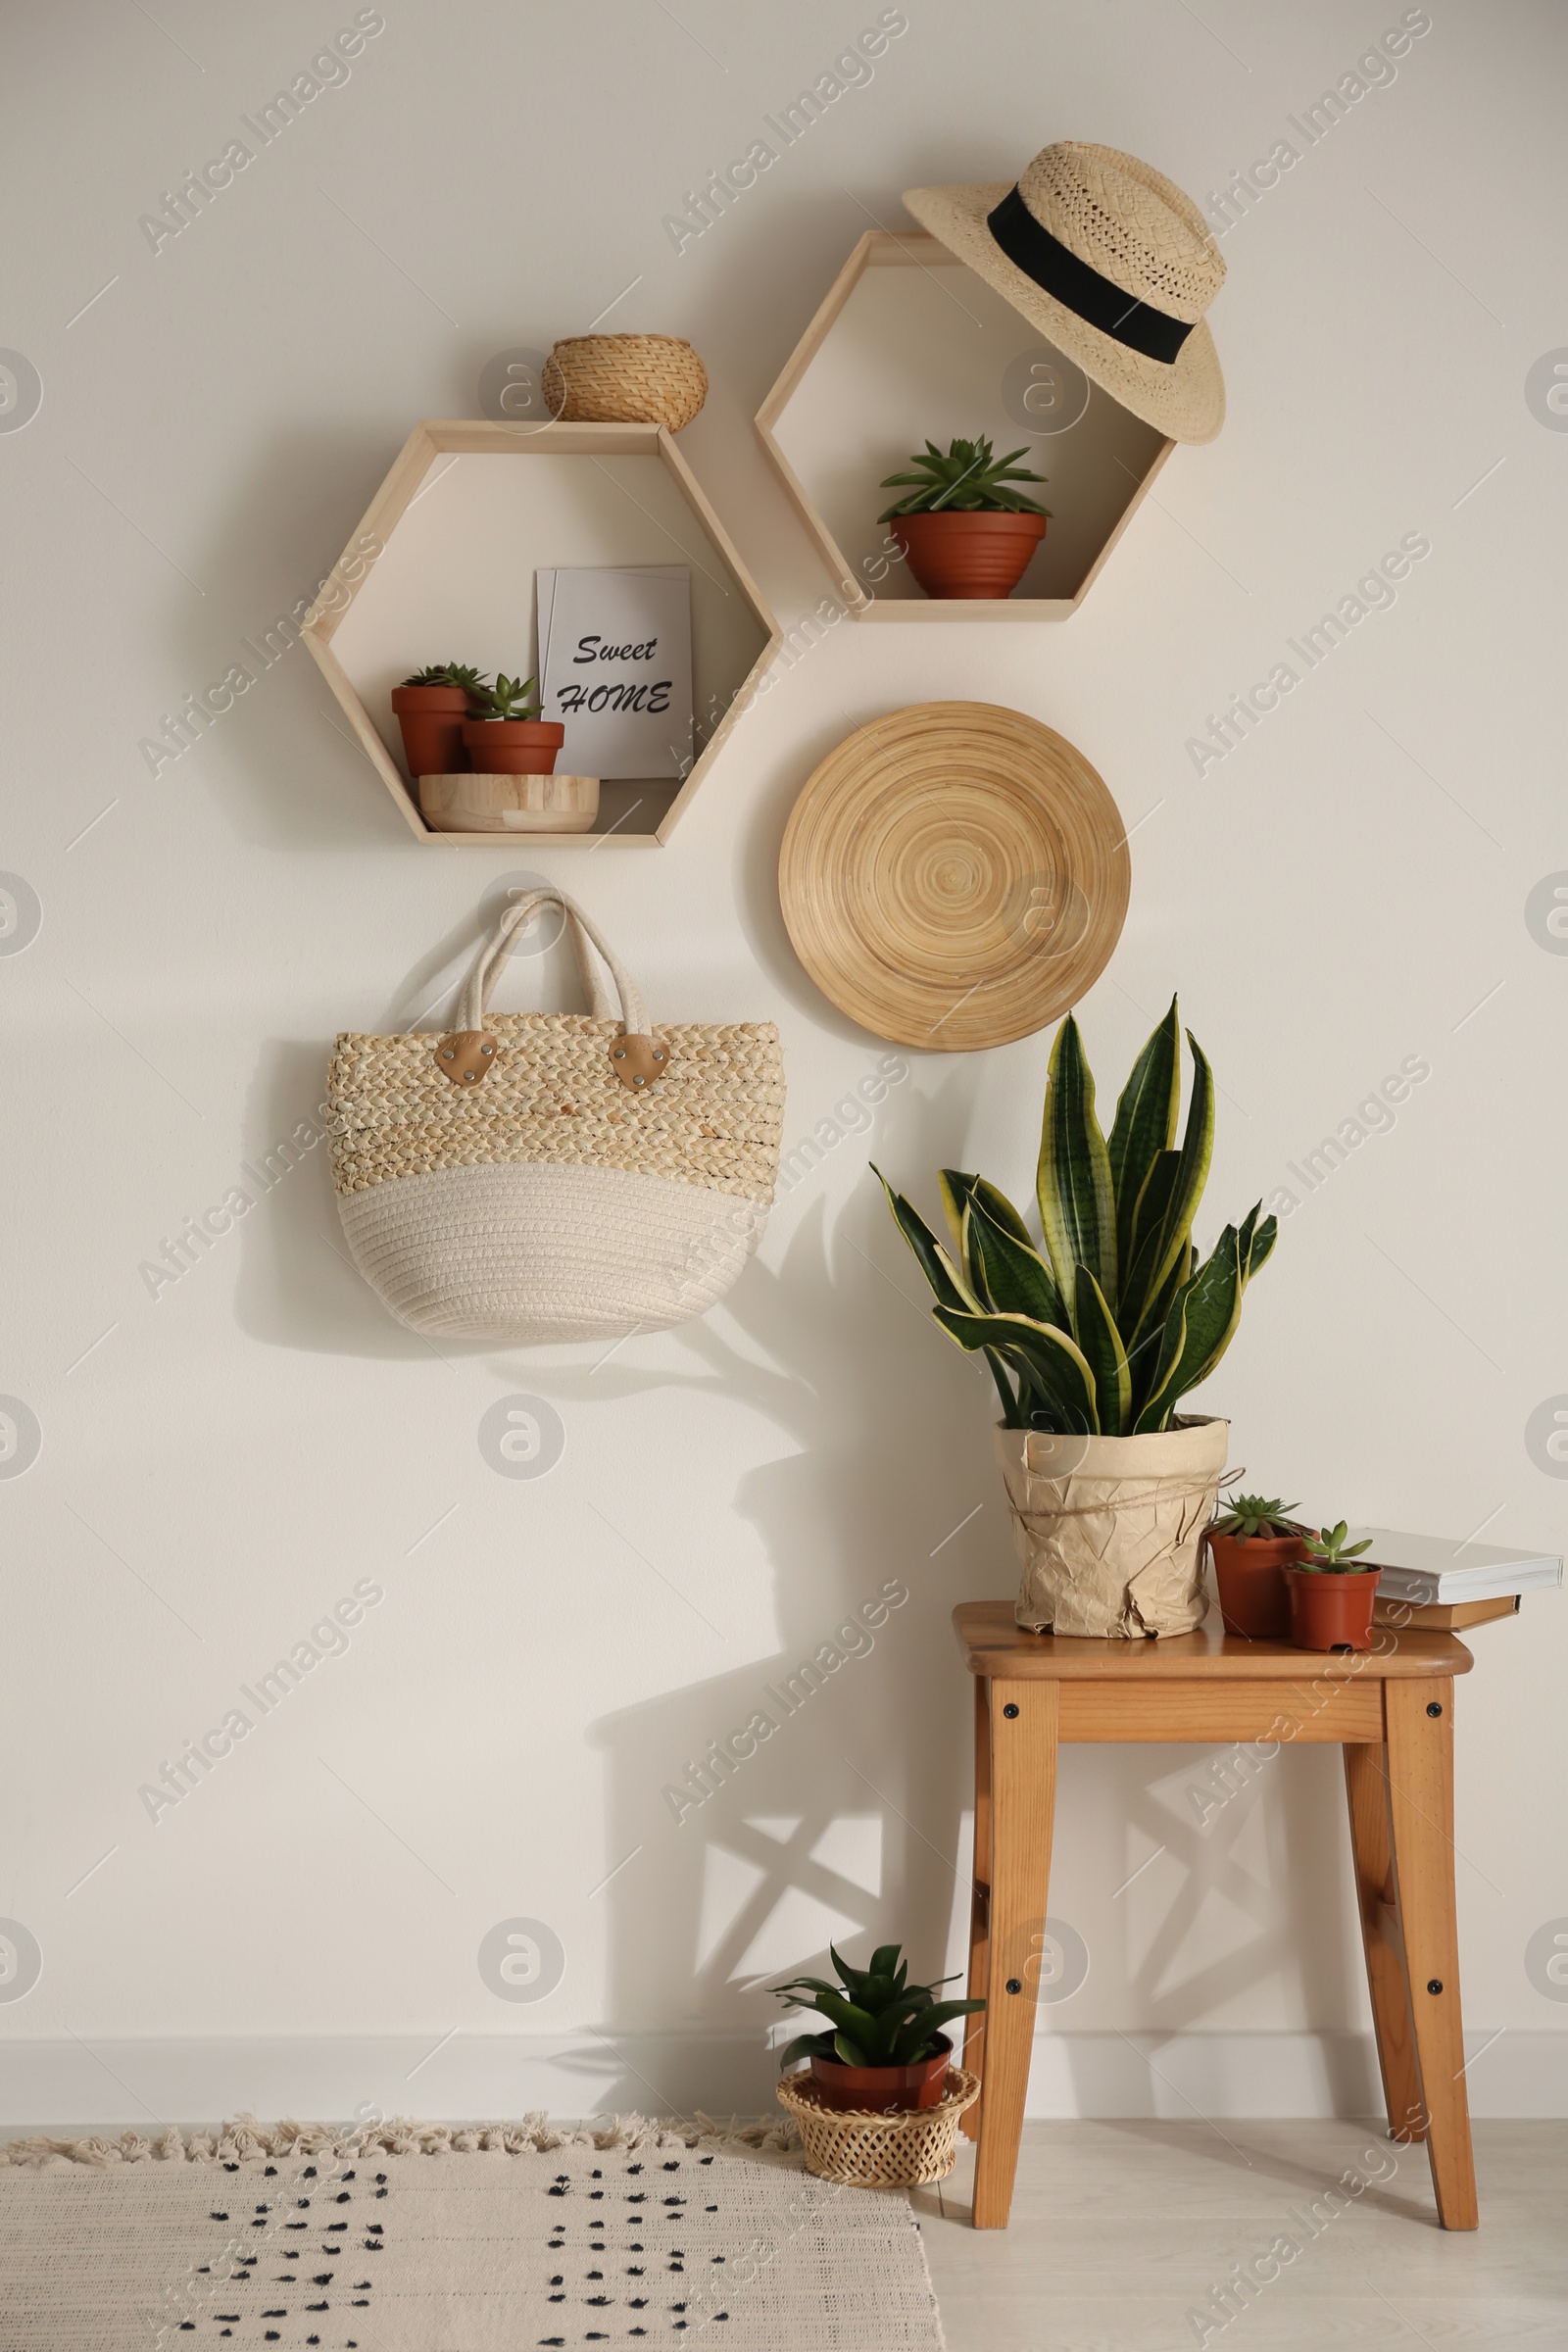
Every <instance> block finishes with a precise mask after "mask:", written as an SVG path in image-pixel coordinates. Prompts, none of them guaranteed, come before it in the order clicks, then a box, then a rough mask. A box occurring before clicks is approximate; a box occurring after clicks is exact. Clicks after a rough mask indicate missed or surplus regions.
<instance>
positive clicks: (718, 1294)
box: [338, 1160, 767, 1341]
mask: <svg viewBox="0 0 1568 2352" xmlns="http://www.w3.org/2000/svg"><path fill="white" fill-rule="evenodd" d="M338 1207H339V1209H340V1210H341V1212H342V1217H343V1230H344V1232H345V1233H346V1234H347V1236H348V1243H349V1248H350V1250H352V1251H353V1252H354V1262H355V1264H356V1265H357V1266H358V1267H359V1269H360V1272H361V1273H362V1274H363V1275H364V1276H365V1278H366V1280H367V1282H368V1283H370V1284H372V1285H373V1287H374V1288H375V1289H376V1290H377V1291H379V1292H380V1294H381V1297H382V1298H383V1299H385V1301H386V1303H387V1305H388V1306H389V1307H390V1308H391V1309H392V1312H393V1313H394V1314H395V1315H396V1316H397V1318H398V1320H399V1322H400V1323H407V1324H408V1325H409V1326H410V1328H411V1329H412V1330H414V1331H424V1332H430V1333H432V1334H435V1335H441V1334H445V1335H446V1336H447V1337H449V1338H453V1339H461V1338H467V1339H485V1340H534V1341H544V1340H593V1339H613V1338H614V1337H615V1336H616V1335H617V1334H618V1333H621V1332H627V1331H633V1330H637V1329H639V1328H640V1329H642V1330H643V1331H662V1330H664V1329H666V1328H667V1327H668V1326H669V1325H670V1324H672V1323H683V1322H684V1321H685V1320H686V1318H687V1317H688V1316H689V1315H700V1314H703V1313H706V1311H707V1309H708V1308H709V1307H711V1305H712V1304H713V1302H714V1300H715V1299H721V1298H722V1297H723V1295H724V1293H725V1292H726V1291H727V1290H728V1289H729V1287H730V1284H731V1283H732V1282H733V1281H734V1280H735V1277H736V1275H737V1274H738V1273H739V1272H740V1270H741V1268H742V1266H743V1265H744V1264H745V1263H746V1260H747V1258H748V1257H750V1255H751V1253H752V1251H753V1250H754V1249H755V1248H756V1247H757V1242H758V1237H759V1236H760V1233H761V1230H762V1226H763V1223H764V1221H765V1218H766V1215H767V1210H766V1207H765V1205H764V1204H763V1203H762V1202H761V1201H748V1200H745V1199H742V1198H740V1197H738V1196H737V1195H735V1194H733V1193H715V1192H710V1191H709V1189H708V1188H707V1186H706V1185H700V1184H680V1183H676V1182H675V1181H673V1180H672V1179H671V1178H669V1177H666V1176H637V1175H632V1174H629V1173H628V1172H627V1171H626V1170H625V1169H622V1168H583V1167H561V1166H555V1165H552V1164H549V1163H547V1162H542V1161H535V1160H523V1161H507V1162H504V1163H503V1164H501V1165H499V1166H490V1165H486V1166H482V1167H468V1168H441V1169H437V1170H435V1171H434V1172H433V1173H431V1174H429V1175H425V1176H398V1177H394V1178H393V1179H392V1180H391V1182H389V1183H387V1184H377V1185H372V1186H370V1187H369V1189H368V1191H365V1192H359V1193H348V1194H345V1195H344V1196H343V1197H342V1198H341V1199H340V1200H339V1201H338Z"/></svg>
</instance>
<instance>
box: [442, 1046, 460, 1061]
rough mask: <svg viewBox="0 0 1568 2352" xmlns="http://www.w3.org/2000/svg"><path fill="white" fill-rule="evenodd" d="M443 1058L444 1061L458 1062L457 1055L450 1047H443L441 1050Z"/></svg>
mask: <svg viewBox="0 0 1568 2352" xmlns="http://www.w3.org/2000/svg"><path fill="white" fill-rule="evenodd" d="M441 1058H442V1060H443V1061H456V1059H457V1055H456V1054H455V1053H454V1052H453V1050H452V1048H451V1047H450V1046H443V1047H442V1049H441Z"/></svg>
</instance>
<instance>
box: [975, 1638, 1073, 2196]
mask: <svg viewBox="0 0 1568 2352" xmlns="http://www.w3.org/2000/svg"><path fill="white" fill-rule="evenodd" d="M989 1713H990V1724H991V1743H990V1744H991V1856H992V1868H991V1934H990V1945H989V1951H988V1955H987V1982H986V2001H987V2004H988V2006H987V2010H986V2038H985V2097H984V2100H983V2102H982V2110H981V2117H980V2152H979V2155H978V2157H977V2159H976V2162H975V2175H974V2226H975V2228H976V2229H1005V2228H1006V2226H1007V2216H1008V2213H1009V2212H1010V2210H1011V2207H1012V2182H1013V2176H1014V2174H1015V2173H1016V2171H1017V2169H1018V2141H1019V2138H1020V2137H1021V2135H1022V2132H1023V2103H1024V2093H1025V2091H1026V2090H1027V2089H1028V2087H1029V2059H1030V2056H1031V2053H1032V2050H1033V2046H1034V2026H1035V1999H1036V1995H1037V1993H1038V1991H1039V1985H1040V1964H1041V1959H1042V1956H1043V1952H1044V1945H1045V1926H1046V1895H1047V1890H1048V1887H1049V1886H1050V1880H1051V1831H1052V1821H1053V1817H1054V1811H1055V1800H1056V1727H1057V1723H1058V1721H1059V1715H1060V1709H1059V1705H1058V1698H1057V1687H1056V1685H1055V1684H1054V1683H1048V1682H1028V1683H1014V1682H1002V1681H1000V1680H997V1681H993V1682H992V1684H991V1689H990V1708H989Z"/></svg>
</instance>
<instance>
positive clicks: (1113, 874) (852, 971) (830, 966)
mask: <svg viewBox="0 0 1568 2352" xmlns="http://www.w3.org/2000/svg"><path fill="white" fill-rule="evenodd" d="M1131 879H1132V863H1131V859H1130V858H1129V857H1128V854H1127V829H1126V827H1125V825H1124V824H1123V823H1122V820H1121V814H1120V811H1119V810H1118V809H1117V807H1116V804H1115V802H1114V801H1113V800H1112V799H1111V797H1110V794H1109V792H1108V791H1107V790H1106V788H1105V786H1104V784H1103V781H1102V780H1101V778H1100V777H1099V776H1098V775H1097V774H1096V772H1095V770H1094V769H1093V768H1092V767H1091V766H1090V764H1089V762H1088V760H1085V759H1084V758H1083V756H1082V754H1081V753H1079V752H1076V751H1074V749H1073V747H1072V745H1071V744H1070V743H1068V742H1067V741H1066V740H1065V738H1064V737H1063V736H1060V735H1057V734H1056V733H1054V730H1053V729H1052V728H1050V727H1047V726H1042V725H1041V723H1040V721H1039V720H1038V719H1035V718H1026V717H1025V716H1024V714H1023V712H1022V711H1008V710H1005V709H1004V708H1003V707H1002V706H1001V705H1000V704H997V703H916V704H914V705H913V706H912V707H911V708H910V709H908V710H906V711H894V712H893V713H892V714H891V716H889V717H887V718H878V719H873V720H872V722H871V724H870V725H869V726H865V727H860V728H858V729H857V731H856V732H855V734H853V735H848V736H846V737H845V739H844V741H843V742H842V743H841V744H840V745H839V746H838V748H837V750H836V751H833V752H830V753H829V754H828V756H827V758H826V759H825V760H823V761H822V764H821V766H820V767H818V768H817V770H816V772H815V773H814V775H812V776H811V777H810V778H809V781H808V783H807V785H806V787H805V789H804V791H803V792H802V794H801V797H800V799H799V800H798V801H797V802H796V804H795V807H794V809H793V810H792V811H791V814H790V820H789V823H788V825H787V826H786V827H785V830H784V847H783V850H782V851H781V853H780V857H779V897H780V899H781V901H782V903H783V908H784V921H785V924H786V925H787V927H788V930H789V935H790V938H791V940H792V941H793V942H794V945H795V952H796V954H797V955H798V956H800V959H801V961H802V962H803V963H804V964H805V966H806V968H807V970H808V971H809V973H810V975H811V978H812V979H813V980H814V981H815V982H816V985H817V987H818V988H819V989H820V990H821V991H822V993H823V995H824V996H825V997H827V998H829V999H830V1000H831V1001H832V1003H833V1004H835V1005H837V1006H838V1007H839V1010H840V1011H841V1012H846V1013H848V1014H849V1016H850V1018H851V1020H852V1021H858V1023H859V1025H860V1026H861V1028H863V1029H869V1030H870V1032H871V1034H872V1035H873V1036H874V1037H885V1038H888V1039H891V1040H892V1041H893V1042H894V1043H895V1044H897V1045H901V1046H919V1047H925V1048H927V1049H929V1050H930V1051H931V1052H934V1053H942V1054H965V1053H973V1052H975V1051H977V1050H978V1049H980V1048H982V1047H986V1046H1005V1045H1010V1044H1011V1042H1012V1041H1013V1039H1014V1038H1019V1037H1028V1036H1029V1035H1030V1034H1031V1033H1032V1032H1033V1031H1034V1030H1036V1029H1040V1028H1043V1027H1044V1026H1045V1024H1046V1023H1047V1022H1048V1021H1052V1020H1054V1019H1055V1018H1056V1017H1057V1015H1058V1014H1060V1013H1063V1012H1065V1011H1066V1010H1067V1009H1068V1007H1069V1006H1070V1005H1075V1004H1076V1003H1077V1002H1078V1000H1079V998H1080V997H1082V996H1083V995H1084V993H1085V991H1086V990H1087V989H1089V988H1090V987H1091V986H1092V985H1093V983H1094V982H1095V981H1096V980H1097V979H1098V978H1099V976H1100V974H1101V973H1102V972H1103V970H1104V968H1105V965H1106V964H1107V963H1108V961H1109V960H1110V956H1111V952H1112V950H1113V949H1114V947H1115V945H1116V942H1117V940H1118V938H1119V937H1120V936H1121V927H1122V923H1123V920H1124V919H1125V916H1126V913H1127V898H1128V892H1129V889H1130V887H1131Z"/></svg>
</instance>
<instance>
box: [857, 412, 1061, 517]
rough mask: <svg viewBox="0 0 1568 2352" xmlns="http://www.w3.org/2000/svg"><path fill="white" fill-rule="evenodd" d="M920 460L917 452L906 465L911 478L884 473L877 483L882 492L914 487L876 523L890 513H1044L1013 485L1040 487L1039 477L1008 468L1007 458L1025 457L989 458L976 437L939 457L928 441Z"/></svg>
mask: <svg viewBox="0 0 1568 2352" xmlns="http://www.w3.org/2000/svg"><path fill="white" fill-rule="evenodd" d="M925 446H926V455H925V456H924V457H921V456H920V455H919V454H918V453H916V455H915V456H914V457H912V458H911V459H910V460H909V464H910V465H911V466H914V467H915V468H916V471H915V472H913V473H890V474H889V475H888V477H887V479H886V480H885V481H884V482H883V484H882V487H883V489H884V490H900V489H902V488H903V487H904V486H905V484H906V483H908V482H912V483H913V484H914V485H915V486H914V488H913V489H912V490H911V491H910V492H909V495H908V497H907V498H901V499H900V500H899V502H898V504H897V506H892V507H889V509H888V511H887V513H886V514H885V515H878V516H877V520H878V522H891V521H892V520H893V518H894V516H895V515H976V514H982V513H984V514H989V515H1049V514H1050V513H1051V509H1050V508H1049V507H1041V506H1037V505H1036V504H1035V502H1034V500H1033V499H1032V498H1026V497H1025V496H1024V493H1023V492H1022V491H1021V490H1014V489H1012V488H1011V487H1010V486H1009V485H1010V484H1011V483H1013V482H1042V481H1044V480H1045V478H1046V477H1045V475H1044V474H1042V473H1031V472H1029V470H1028V468H1027V467H1026V466H1014V465H1013V462H1012V461H1013V459H1014V458H1021V457H1023V456H1024V455H1025V452H1024V451H1023V450H1021V449H1011V450H1009V451H1008V452H1007V455H1006V456H1005V458H994V457H993V456H992V454H991V443H990V440H989V439H988V437H987V436H986V435H985V434H984V433H981V434H980V435H979V437H978V438H977V439H976V440H973V441H955V442H953V443H952V444H951V445H950V447H949V450H948V454H947V456H946V457H944V456H943V454H942V452H941V450H940V449H938V447H937V445H936V443H935V442H934V441H928V442H927V443H926V445H925Z"/></svg>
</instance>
